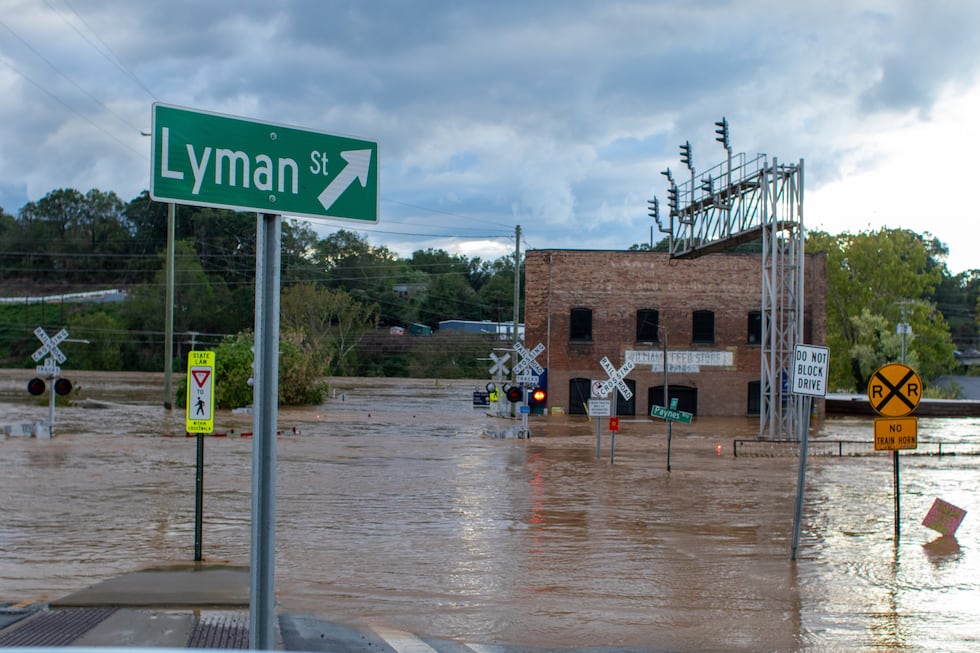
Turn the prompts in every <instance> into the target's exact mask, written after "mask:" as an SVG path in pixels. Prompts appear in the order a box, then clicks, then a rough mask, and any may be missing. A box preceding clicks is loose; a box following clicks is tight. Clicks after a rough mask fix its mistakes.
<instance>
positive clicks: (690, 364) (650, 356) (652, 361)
mask: <svg viewBox="0 0 980 653" xmlns="http://www.w3.org/2000/svg"><path fill="white" fill-rule="evenodd" d="M626 360H628V361H633V362H634V363H636V364H637V365H649V366H650V368H651V370H650V371H652V372H663V371H664V353H663V351H657V350H653V349H649V350H636V349H627V350H626ZM734 366H735V352H733V351H731V350H729V349H721V350H698V349H692V350H675V351H669V352H667V371H668V372H692V373H697V372H700V371H701V369H700V368H702V367H734Z"/></svg>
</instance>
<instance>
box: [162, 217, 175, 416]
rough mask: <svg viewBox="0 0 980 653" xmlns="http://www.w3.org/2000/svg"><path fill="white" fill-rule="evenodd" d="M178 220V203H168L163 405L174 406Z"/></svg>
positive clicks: (167, 408) (170, 407)
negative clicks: (175, 268) (175, 257)
mask: <svg viewBox="0 0 980 653" xmlns="http://www.w3.org/2000/svg"><path fill="white" fill-rule="evenodd" d="M176 222H177V205H176V204H174V203H173V202H170V203H169V204H167V299H166V301H165V302H164V304H165V305H166V306H165V317H164V322H165V324H164V327H163V330H164V336H163V407H164V408H165V409H166V410H170V409H172V408H173V400H174V393H173V387H172V377H173V373H174V232H175V230H176Z"/></svg>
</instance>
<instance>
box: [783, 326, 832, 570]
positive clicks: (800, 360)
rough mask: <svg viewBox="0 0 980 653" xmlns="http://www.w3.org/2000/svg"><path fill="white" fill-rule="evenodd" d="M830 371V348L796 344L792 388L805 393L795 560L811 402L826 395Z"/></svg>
mask: <svg viewBox="0 0 980 653" xmlns="http://www.w3.org/2000/svg"><path fill="white" fill-rule="evenodd" d="M829 375H830V349H828V348H827V347H821V346H818V345H796V348H795V356H794V358H793V375H792V377H793V378H792V391H793V394H797V395H804V397H805V401H803V402H800V403H802V404H803V406H802V410H803V413H804V414H803V415H798V416H797V417H798V419H797V420H796V421H797V423H798V424H799V425H800V434H799V435H800V469H799V475H798V477H797V481H796V510H795V512H794V514H793V551H792V553H791V555H790V557H791V559H792V560H796V551H797V549H799V547H800V524H801V521H802V519H803V492H804V491H805V489H806V455H807V448H808V446H809V439H810V437H809V436H810V404H811V403H812V401H813V399H812V398H813V397H826V396H827V379H828V377H829Z"/></svg>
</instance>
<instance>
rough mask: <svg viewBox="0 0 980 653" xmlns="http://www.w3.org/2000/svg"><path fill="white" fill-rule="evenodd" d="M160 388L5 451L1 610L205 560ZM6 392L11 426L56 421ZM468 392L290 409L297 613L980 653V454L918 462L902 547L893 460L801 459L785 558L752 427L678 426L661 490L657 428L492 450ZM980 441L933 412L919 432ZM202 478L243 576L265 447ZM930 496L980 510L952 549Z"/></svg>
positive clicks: (138, 383) (705, 641)
mask: <svg viewBox="0 0 980 653" xmlns="http://www.w3.org/2000/svg"><path fill="white" fill-rule="evenodd" d="M157 381H158V379H154V378H153V377H147V378H143V377H136V378H135V379H134V378H126V379H124V380H120V381H113V380H112V379H103V378H100V377H98V376H96V377H93V379H92V380H90V381H84V382H83V384H84V385H83V387H87V388H88V389H87V393H88V394H87V396H88V397H90V398H91V399H92V400H93V401H97V402H100V403H101V404H102V405H105V406H107V407H105V408H101V409H95V408H79V407H66V408H64V409H62V408H59V409H58V422H59V428H58V433H59V435H58V437H56V438H54V439H53V440H50V441H39V440H33V439H29V440H25V439H16V438H9V439H6V440H2V441H0V488H2V492H3V497H4V499H3V500H4V511H3V520H2V522H0V599H7V600H23V599H28V598H34V599H38V598H45V597H47V598H54V597H57V596H60V595H62V594H66V593H68V592H70V591H73V590H76V589H79V588H81V587H84V586H87V585H90V584H92V583H94V582H97V581H99V580H102V579H104V578H106V577H109V576H112V575H114V574H118V573H122V572H126V571H131V570H134V569H138V568H142V567H145V566H148V565H154V564H157V563H159V562H161V561H170V560H187V559H189V558H191V557H192V555H193V512H194V508H193V506H194V499H193V491H194V459H195V447H194V440H193V439H187V438H184V437H174V436H175V435H177V434H180V435H181V436H182V427H183V421H182V415H180V414H176V415H170V414H168V413H167V412H166V411H164V410H163V408H162V407H160V406H159V405H158V402H157V400H156V398H155V395H157V394H159V392H158V390H157V388H158V387H159V384H158V383H157ZM5 383H6V381H3V382H0V411H2V413H3V417H2V418H0V421H2V422H7V421H14V420H16V419H37V416H36V415H37V413H38V412H39V411H40V412H41V413H42V416H43V413H44V410H45V409H44V408H43V407H38V406H34V405H30V404H28V403H26V401H24V398H23V397H21V396H20V394H19V391H20V386H19V385H18V384H17V383H10V384H8V385H4V384H5ZM472 386H473V384H472V383H470V384H466V383H455V384H453V383H448V382H435V381H428V382H422V381H415V382H406V381H397V382H396V381H384V380H381V381H376V380H346V381H344V382H343V383H341V384H339V385H338V388H337V393H336V395H332V396H331V398H330V399H329V401H328V402H327V403H326V404H325V405H324V406H320V407H318V408H316V409H284V410H282V411H281V412H280V428H282V429H283V431H284V432H287V433H292V432H293V429H294V428H295V429H296V431H297V432H298V434H297V435H287V436H283V437H281V438H280V439H279V442H278V504H277V520H278V525H277V567H276V582H277V599H278V602H279V604H280V607H281V608H282V609H285V610H291V611H296V612H307V613H313V614H317V615H320V616H322V617H324V618H333V619H338V620H342V621H347V620H370V621H372V622H374V623H387V624H390V625H391V626H394V627H398V628H402V629H405V630H409V631H413V632H419V633H423V634H426V635H430V636H435V637H445V638H465V639H466V640H468V641H476V642H480V641H483V642H488V643H492V642H509V643H519V644H527V645H541V646H576V647H578V646H631V645H633V646H641V645H642V646H656V647H660V648H664V649H668V650H677V651H700V650H744V651H758V650H779V651H791V650H803V649H806V650H868V651H871V650H947V651H969V650H976V649H977V648H978V647H980V625H978V624H980V601H978V599H977V597H978V596H980V593H978V590H980V573H978V572H980V562H978V557H977V556H978V553H977V546H976V544H975V543H976V541H977V536H978V534H980V527H977V526H976V525H975V522H976V520H975V519H974V515H975V512H974V511H975V510H976V508H975V506H976V505H977V503H978V502H977V499H978V494H980V490H978V483H977V480H978V474H977V463H978V462H980V458H978V457H976V456H943V457H942V458H940V457H938V456H912V455H903V457H902V459H901V465H902V511H903V514H902V516H903V528H902V540H901V542H899V543H898V545H897V546H896V543H895V542H894V530H893V526H894V524H893V514H894V503H893V493H892V467H891V458H890V457H889V456H883V455H871V454H869V455H864V456H844V457H837V456H830V455H816V456H811V457H810V464H809V469H808V487H807V493H806V501H805V510H804V517H805V521H804V524H803V535H802V542H801V549H800V560H799V561H798V562H797V563H796V564H793V563H791V562H790V561H789V548H790V538H791V530H792V516H793V507H792V504H793V499H794V497H795V490H796V488H795V483H796V464H797V458H795V457H794V456H793V455H792V451H791V450H790V451H789V452H787V451H786V446H785V445H784V446H783V452H782V453H779V452H776V453H767V455H759V456H752V455H747V456H742V455H740V456H739V457H738V458H734V457H732V454H731V452H732V439H733V438H752V437H754V435H755V433H756V422H755V421H754V420H749V419H717V418H715V419H710V418H701V419H698V420H696V422H695V423H694V424H692V425H690V426H683V425H675V427H674V429H673V434H674V438H673V444H672V449H671V468H672V471H671V472H670V473H669V474H668V473H667V472H666V429H665V426H664V424H663V423H662V422H660V423H653V422H651V421H649V420H644V419H638V420H636V421H627V420H626V419H623V421H622V422H621V431H620V433H619V437H618V438H617V440H616V463H615V465H611V464H609V459H608V453H609V438H608V434H607V433H604V434H603V443H602V444H603V455H604V458H603V460H601V461H597V460H596V456H595V423H594V422H593V423H590V422H588V421H586V420H585V419H584V418H580V417H574V418H573V417H551V418H544V417H534V418H532V433H533V436H534V437H532V438H531V439H530V440H514V439H504V440H501V439H493V438H486V437H481V434H482V433H483V432H484V431H487V430H495V429H499V428H501V421H500V420H497V419H495V418H490V417H487V416H486V415H485V414H484V413H483V412H481V411H479V410H474V409H473V408H472V407H471V406H470V402H469V398H470V397H469V392H470V391H471V390H472V389H473V388H472ZM15 390H16V391H17V393H15ZM31 415H33V417H29V416H31ZM978 427H980V420H938V419H932V420H922V421H921V423H920V427H919V433H920V440H929V439H932V440H943V441H945V442H951V443H953V442H960V443H963V442H969V441H970V440H971V439H973V438H976V434H977V433H978ZM217 428H218V430H220V431H222V432H237V433H240V432H241V431H243V430H250V420H249V418H248V417H247V416H241V415H231V414H222V415H219V419H218V424H217ZM233 430H234V431H233ZM814 439H815V440H819V439H848V440H864V441H866V442H868V443H869V445H868V447H869V449H870V447H871V445H870V442H871V439H872V433H871V421H870V420H863V419H860V418H847V419H841V420H828V421H827V422H826V423H824V424H822V425H821V426H820V429H819V432H818V433H816V434H815V436H814ZM718 445H722V446H721V448H720V449H719V447H718ZM205 487H206V498H205V513H206V514H205V518H206V519H205V529H204V535H205V542H204V552H205V556H206V557H208V558H209V559H214V560H230V561H234V562H240V563H247V561H248V547H249V537H250V533H249V520H250V510H251V504H250V492H251V440H250V439H248V438H237V437H227V438H209V439H208V440H207V446H206V472H205ZM936 497H941V498H943V499H946V500H947V501H950V502H951V503H954V504H956V505H958V506H961V507H964V508H965V509H967V511H968V512H970V513H973V514H968V515H967V518H966V519H965V521H964V522H963V525H962V526H961V527H960V530H959V531H958V532H957V534H956V538H955V539H954V538H937V537H936V535H937V534H936V533H935V532H933V531H930V530H928V529H925V528H923V527H921V526H919V522H920V521H921V519H922V516H923V515H924V514H925V512H926V511H927V510H928V508H929V506H930V505H931V503H932V501H933V500H934V499H935V498H936Z"/></svg>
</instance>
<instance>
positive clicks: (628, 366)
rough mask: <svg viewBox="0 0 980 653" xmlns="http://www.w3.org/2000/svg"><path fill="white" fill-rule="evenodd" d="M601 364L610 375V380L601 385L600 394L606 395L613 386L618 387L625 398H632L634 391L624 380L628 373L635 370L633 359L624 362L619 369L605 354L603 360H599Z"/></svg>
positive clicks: (627, 399)
mask: <svg viewBox="0 0 980 653" xmlns="http://www.w3.org/2000/svg"><path fill="white" fill-rule="evenodd" d="M599 365H601V366H602V369H603V370H605V372H606V374H608V375H609V380H608V381H606V382H605V383H603V384H602V385H601V386H599V396H601V397H602V396H605V395H607V394H609V392H611V391H612V389H613V388H616V389H618V390H619V394H621V395H623V399H625V400H626V401H629V400H630V399H632V398H633V391H632V390H630V388H629V386H628V385H626V382H625V381H623V379H624V378H625V377H626V375H627V374H629V373H630V372H632V371H633V368H634V367H635V364H634V363H633V361H632V360H628V361H626V362H625V363H623V366H622V367H621V368H619V369H618V370H617V369H616V368H615V367H613V364H612V363H610V362H609V359H608V358H606V357H605V356H603V357H602V360H601V361H599Z"/></svg>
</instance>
